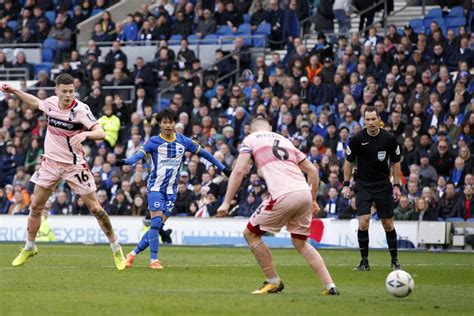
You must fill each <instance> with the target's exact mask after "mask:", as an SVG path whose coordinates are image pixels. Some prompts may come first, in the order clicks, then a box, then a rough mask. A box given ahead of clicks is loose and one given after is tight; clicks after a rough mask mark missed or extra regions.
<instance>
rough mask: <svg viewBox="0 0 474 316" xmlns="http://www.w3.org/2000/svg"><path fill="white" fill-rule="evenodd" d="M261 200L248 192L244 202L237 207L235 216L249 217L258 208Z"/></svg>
mask: <svg viewBox="0 0 474 316" xmlns="http://www.w3.org/2000/svg"><path fill="white" fill-rule="evenodd" d="M261 202H262V199H261V198H260V197H259V196H256V195H255V193H254V192H250V193H249V194H248V195H247V197H246V199H245V201H244V202H243V203H241V205H239V209H238V211H237V216H242V217H250V216H252V214H253V212H255V210H256V209H257V208H258V206H259V205H260V203H261Z"/></svg>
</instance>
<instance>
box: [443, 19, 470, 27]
mask: <svg viewBox="0 0 474 316" xmlns="http://www.w3.org/2000/svg"><path fill="white" fill-rule="evenodd" d="M465 24H466V18H465V17H463V16H461V17H455V18H446V27H461V26H463V25H465Z"/></svg>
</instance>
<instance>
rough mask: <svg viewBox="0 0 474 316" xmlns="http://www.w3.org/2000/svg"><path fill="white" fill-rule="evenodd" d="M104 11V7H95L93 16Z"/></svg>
mask: <svg viewBox="0 0 474 316" xmlns="http://www.w3.org/2000/svg"><path fill="white" fill-rule="evenodd" d="M102 11H104V10H102V9H94V10H92V14H91V16H95V15H97V14H100V13H102Z"/></svg>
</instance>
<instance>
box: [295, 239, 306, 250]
mask: <svg viewBox="0 0 474 316" xmlns="http://www.w3.org/2000/svg"><path fill="white" fill-rule="evenodd" d="M291 242H292V244H293V247H295V249H296V250H298V251H299V252H301V251H302V250H303V248H304V247H305V246H306V240H302V239H298V238H291Z"/></svg>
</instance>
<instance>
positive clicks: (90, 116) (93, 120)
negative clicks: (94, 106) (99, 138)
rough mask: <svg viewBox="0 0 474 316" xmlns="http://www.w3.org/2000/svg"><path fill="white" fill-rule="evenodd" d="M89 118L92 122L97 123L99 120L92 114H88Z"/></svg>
mask: <svg viewBox="0 0 474 316" xmlns="http://www.w3.org/2000/svg"><path fill="white" fill-rule="evenodd" d="M87 118H88V119H89V120H91V122H96V121H97V119H96V118H95V117H94V115H93V114H92V113H91V112H89V113H87Z"/></svg>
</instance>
